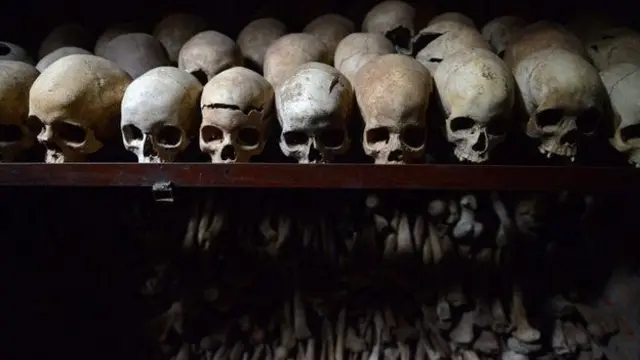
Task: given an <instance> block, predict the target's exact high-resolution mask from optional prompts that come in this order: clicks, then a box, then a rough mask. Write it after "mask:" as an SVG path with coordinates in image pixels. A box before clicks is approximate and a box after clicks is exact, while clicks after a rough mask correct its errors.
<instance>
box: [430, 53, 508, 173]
mask: <svg viewBox="0 0 640 360" xmlns="http://www.w3.org/2000/svg"><path fill="white" fill-rule="evenodd" d="M433 80H434V82H435V85H436V89H437V91H438V95H439V96H438V97H439V99H440V103H441V105H442V109H443V110H444V113H445V116H446V134H447V140H448V141H449V142H451V143H452V144H454V146H455V148H454V154H455V156H456V157H457V158H458V160H463V161H470V162H474V163H481V162H486V161H487V160H489V157H490V154H491V150H493V148H495V147H496V145H498V144H500V143H501V142H502V141H504V139H505V136H506V132H507V130H508V127H509V122H510V120H511V112H512V109H513V105H514V101H515V100H514V99H515V82H514V80H513V75H512V74H511V71H510V70H509V68H507V66H506V65H505V64H504V62H503V61H502V60H500V58H499V57H498V56H497V55H495V54H494V53H492V52H491V51H489V50H486V49H470V50H461V51H459V52H457V53H455V54H453V55H451V56H450V57H448V58H447V59H445V60H443V61H442V63H440V66H439V67H438V70H437V71H436V72H435V74H434V75H433ZM469 89H473V91H469Z"/></svg>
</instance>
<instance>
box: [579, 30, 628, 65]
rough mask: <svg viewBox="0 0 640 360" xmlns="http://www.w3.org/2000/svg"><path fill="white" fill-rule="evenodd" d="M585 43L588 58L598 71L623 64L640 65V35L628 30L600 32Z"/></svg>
mask: <svg viewBox="0 0 640 360" xmlns="http://www.w3.org/2000/svg"><path fill="white" fill-rule="evenodd" d="M598 35H599V36H597V37H594V38H593V39H592V40H591V41H589V42H588V43H586V45H587V52H588V53H589V57H590V58H591V61H592V62H593V65H595V66H596V67H597V68H598V69H599V70H607V69H608V68H610V67H612V66H615V65H618V64H623V63H630V64H640V33H638V32H637V31H635V30H633V29H630V28H615V29H609V30H605V31H602V32H600V33H599V34H598Z"/></svg>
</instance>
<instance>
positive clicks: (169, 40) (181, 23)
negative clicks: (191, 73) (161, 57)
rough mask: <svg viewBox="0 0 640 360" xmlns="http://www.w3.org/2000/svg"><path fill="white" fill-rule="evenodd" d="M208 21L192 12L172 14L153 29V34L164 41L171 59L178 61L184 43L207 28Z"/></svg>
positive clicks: (174, 61) (175, 62)
mask: <svg viewBox="0 0 640 360" xmlns="http://www.w3.org/2000/svg"><path fill="white" fill-rule="evenodd" d="M206 28H207V23H206V21H204V19H203V18H201V17H200V16H197V15H192V14H183V13H174V14H170V15H168V16H167V17H165V18H164V19H162V20H160V22H159V23H158V24H157V25H156V26H155V27H154V29H153V36H154V37H155V38H156V39H158V41H160V43H162V45H163V46H164V48H165V49H166V52H167V57H168V58H169V61H171V63H173V64H177V63H178V55H179V53H180V49H181V48H182V45H184V44H185V43H186V42H187V41H189V39H191V38H192V37H193V36H194V35H195V34H197V33H199V32H202V31H204V30H206Z"/></svg>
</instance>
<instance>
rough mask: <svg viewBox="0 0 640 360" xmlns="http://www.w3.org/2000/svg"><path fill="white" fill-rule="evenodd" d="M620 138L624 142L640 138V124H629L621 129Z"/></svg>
mask: <svg viewBox="0 0 640 360" xmlns="http://www.w3.org/2000/svg"><path fill="white" fill-rule="evenodd" d="M620 138H621V139H622V141H624V142H627V141H629V140H634V139H638V138H640V124H634V125H629V126H626V127H623V128H622V129H620Z"/></svg>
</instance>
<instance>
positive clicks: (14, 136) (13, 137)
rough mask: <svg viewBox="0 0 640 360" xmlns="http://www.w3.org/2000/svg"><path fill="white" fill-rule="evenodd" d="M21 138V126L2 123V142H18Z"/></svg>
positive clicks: (0, 129)
mask: <svg viewBox="0 0 640 360" xmlns="http://www.w3.org/2000/svg"><path fill="white" fill-rule="evenodd" d="M20 139H22V129H21V128H20V126H18V125H14V124H11V125H5V124H0V142H16V141H20Z"/></svg>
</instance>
